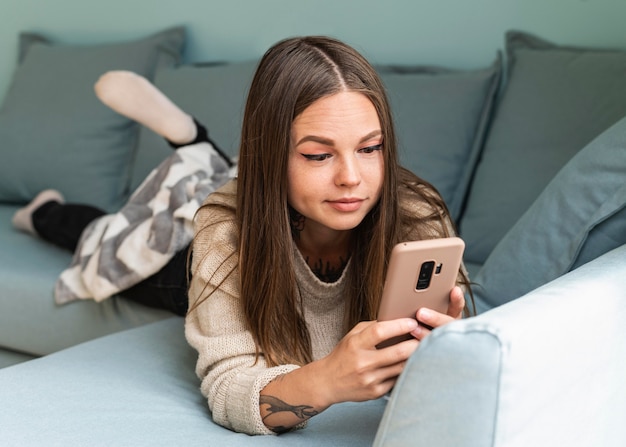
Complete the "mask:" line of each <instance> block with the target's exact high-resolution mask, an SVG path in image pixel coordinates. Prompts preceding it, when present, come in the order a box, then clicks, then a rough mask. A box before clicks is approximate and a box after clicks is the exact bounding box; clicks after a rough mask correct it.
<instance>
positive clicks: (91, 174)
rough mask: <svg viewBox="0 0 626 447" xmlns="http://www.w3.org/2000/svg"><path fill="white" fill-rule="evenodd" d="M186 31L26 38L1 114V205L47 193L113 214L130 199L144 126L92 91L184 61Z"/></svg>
mask: <svg viewBox="0 0 626 447" xmlns="http://www.w3.org/2000/svg"><path fill="white" fill-rule="evenodd" d="M184 40H185V31H184V29H183V28H181V27H176V28H172V29H168V30H165V31H163V32H160V33H158V34H154V35H152V36H149V37H147V38H144V39H140V40H136V41H132V42H124V43H113V44H106V45H89V46H70V45H60V44H54V43H52V42H50V41H49V40H48V39H47V38H45V37H44V36H42V35H40V34H34V33H23V34H22V35H21V38H20V51H19V54H20V59H21V60H20V61H19V63H18V66H17V68H16V70H15V73H14V76H13V80H12V83H11V85H10V87H9V90H8V92H7V95H6V97H5V99H4V103H3V104H2V108H1V109H0V156H1V158H2V160H3V162H2V164H0V202H11V203H25V202H28V201H30V200H31V199H32V198H33V197H34V196H35V195H36V194H37V193H39V192H40V191H41V190H43V189H47V188H55V189H58V190H60V191H61V192H62V193H63V194H64V195H65V197H66V199H67V200H68V201H70V202H82V203H88V204H91V205H95V206H99V207H101V208H104V209H105V210H108V211H112V210H115V209H116V208H118V207H119V206H120V205H121V204H122V203H123V202H124V201H125V200H126V198H127V195H128V189H129V180H130V168H131V166H132V160H133V156H134V150H135V148H136V140H137V133H138V126H136V124H135V123H133V122H131V121H130V120H128V119H127V118H125V117H123V116H120V115H118V114H117V113H115V112H113V111H112V110H111V109H109V108H108V107H106V106H104V105H103V104H102V103H100V101H99V100H98V99H97V97H96V96H95V94H94V90H93V86H94V84H95V82H96V81H97V80H98V78H99V77H100V75H102V74H103V73H105V72H106V71H109V70H122V69H123V70H131V71H134V72H136V73H139V74H141V75H143V76H145V77H147V78H149V79H152V78H153V77H154V73H155V71H156V70H157V69H158V68H159V67H164V66H172V65H174V64H176V63H178V62H179V60H180V55H181V51H182V48H183V43H184Z"/></svg>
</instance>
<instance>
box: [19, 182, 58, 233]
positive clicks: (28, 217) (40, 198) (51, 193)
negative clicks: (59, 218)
mask: <svg viewBox="0 0 626 447" xmlns="http://www.w3.org/2000/svg"><path fill="white" fill-rule="evenodd" d="M48 202H58V203H65V198H64V197H63V195H62V194H61V193H60V192H59V191H57V190H55V189H46V190H44V191H41V192H40V193H39V194H37V196H36V197H35V198H34V199H33V200H32V201H31V202H30V203H29V204H28V205H26V206H25V207H24V208H20V209H19V210H17V211H16V212H15V214H14V215H13V219H12V220H11V222H13V226H14V227H15V228H17V229H18V230H20V231H24V232H26V233H30V234H33V235H35V236H36V235H37V232H36V231H35V227H34V226H33V213H34V212H35V211H36V210H37V209H38V208H39V207H40V206H41V205H43V204H44V203H48Z"/></svg>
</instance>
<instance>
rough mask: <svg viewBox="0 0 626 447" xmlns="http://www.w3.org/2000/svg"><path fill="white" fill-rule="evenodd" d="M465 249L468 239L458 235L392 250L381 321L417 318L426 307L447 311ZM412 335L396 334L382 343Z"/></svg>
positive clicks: (382, 301)
mask: <svg viewBox="0 0 626 447" xmlns="http://www.w3.org/2000/svg"><path fill="white" fill-rule="evenodd" d="M464 249H465V243H464V242H463V240H462V239H461V238H458V237H449V238H440V239H428V240H423V241H411V242H401V243H399V244H397V245H396V246H395V247H394V248H393V250H392V251H391V258H390V260H389V267H388V269H387V276H386V278H385V284H384V287H383V296H382V299H381V302H380V307H379V310H378V321H384V320H393V319H396V318H405V317H408V318H415V313H416V312H417V310H418V309H420V308H422V307H427V308H429V309H433V310H436V311H438V312H441V313H446V311H447V310H448V303H449V301H450V291H451V290H452V288H453V287H454V286H455V285H456V281H457V278H458V274H459V268H460V266H461V261H462V259H463V251H464ZM410 337H411V336H410V335H408V334H407V335H406V336H402V337H395V338H393V339H391V340H387V341H386V342H384V343H382V344H381V345H380V346H379V347H384V346H389V345H391V344H394V343H398V342H399V341H402V340H407V339H409V338H410Z"/></svg>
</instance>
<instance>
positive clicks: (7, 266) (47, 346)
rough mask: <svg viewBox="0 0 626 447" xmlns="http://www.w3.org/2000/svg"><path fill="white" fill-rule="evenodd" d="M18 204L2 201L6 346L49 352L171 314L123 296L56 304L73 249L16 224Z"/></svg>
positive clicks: (0, 277)
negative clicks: (57, 289)
mask: <svg viewBox="0 0 626 447" xmlns="http://www.w3.org/2000/svg"><path fill="white" fill-rule="evenodd" d="M17 208H18V207H17V206H9V205H0V247H2V249H1V250H0V348H8V349H11V350H15V351H21V352H25V353H29V354H32V355H45V354H49V353H51V352H54V351H58V350H60V349H63V348H66V347H68V346H73V345H75V344H77V343H80V342H83V341H86V340H90V339H92V338H96V337H100V336H102V335H105V334H109V333H112V332H117V331H120V330H123V329H128V328H131V327H136V326H139V325H142V324H145V323H148V322H152V321H156V320H160V319H163V318H166V317H169V316H171V314H170V313H168V312H166V311H162V310H157V309H151V308H148V307H145V306H143V305H140V304H136V303H134V302H131V301H128V300H125V299H122V298H117V297H114V298H112V299H110V300H106V301H105V302H103V303H102V304H97V303H96V302H95V301H91V300H88V301H84V302H83V301H81V302H76V303H70V304H67V305H64V306H58V305H56V304H55V302H54V296H53V290H54V284H55V282H56V279H57V276H58V275H59V273H61V271H62V270H63V269H64V268H65V267H67V266H68V265H69V263H70V260H71V255H70V253H69V252H66V251H64V250H62V249H59V248H57V247H55V246H53V245H51V244H48V243H46V242H44V241H42V240H41V239H37V238H34V237H32V236H30V235H27V234H24V233H20V232H19V231H17V230H15V229H14V228H13V227H12V226H11V217H12V216H13V213H14V212H15V210H16V209H17Z"/></svg>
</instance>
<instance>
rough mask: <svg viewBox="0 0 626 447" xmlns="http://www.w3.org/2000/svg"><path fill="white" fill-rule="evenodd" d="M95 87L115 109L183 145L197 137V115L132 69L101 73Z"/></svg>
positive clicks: (105, 102)
mask: <svg viewBox="0 0 626 447" xmlns="http://www.w3.org/2000/svg"><path fill="white" fill-rule="evenodd" d="M94 89H95V91H96V96H97V97H98V98H99V99H100V101H102V102H103V103H104V104H106V105H107V106H109V107H110V108H111V109H113V110H115V111H116V112H117V113H119V114H121V115H124V116H126V117H128V118H130V119H132V120H134V121H137V122H138V123H140V124H142V125H144V126H146V127H147V128H148V129H150V130H152V131H153V132H155V133H157V134H158V135H161V136H162V137H163V138H165V139H166V140H168V141H170V142H172V143H175V144H179V145H183V144H186V143H189V142H192V141H193V140H194V139H195V138H196V125H195V123H194V121H193V118H192V117H191V116H190V115H188V114H186V113H185V112H183V111H182V110H181V109H180V108H179V107H178V106H177V105H176V104H174V103H173V102H172V101H170V99H169V98H168V97H167V96H165V95H164V94H163V93H162V92H161V91H160V90H159V89H157V88H156V87H155V86H154V85H152V84H151V83H150V81H148V80H147V79H146V78H144V77H142V76H139V75H138V74H136V73H133V72H132V71H121V70H120V71H109V72H107V73H105V74H103V75H102V76H100V79H98V81H97V82H96V85H95V86H94Z"/></svg>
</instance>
